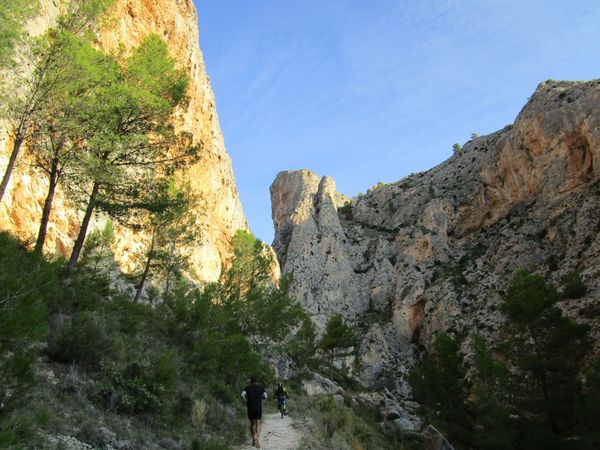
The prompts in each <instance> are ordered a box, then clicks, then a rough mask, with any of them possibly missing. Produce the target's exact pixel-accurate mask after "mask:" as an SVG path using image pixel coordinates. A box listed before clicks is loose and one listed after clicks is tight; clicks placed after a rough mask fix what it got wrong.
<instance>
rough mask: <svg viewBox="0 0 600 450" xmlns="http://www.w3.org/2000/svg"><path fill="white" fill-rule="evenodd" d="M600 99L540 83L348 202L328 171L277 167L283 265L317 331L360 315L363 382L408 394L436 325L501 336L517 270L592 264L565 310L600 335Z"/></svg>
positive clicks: (587, 90)
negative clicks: (581, 290) (450, 148)
mask: <svg viewBox="0 0 600 450" xmlns="http://www.w3.org/2000/svg"><path fill="white" fill-rule="evenodd" d="M599 101H600V81H590V82H558V81H548V82H545V83H542V84H540V85H539V86H538V88H537V89H536V91H535V93H534V95H533V96H532V97H531V99H530V100H529V101H528V103H527V104H526V106H525V107H524V108H523V110H522V111H521V113H520V114H519V115H518V117H517V119H516V121H515V123H514V125H511V126H507V127H505V128H504V129H502V130H500V131H498V132H496V133H492V134H490V135H487V136H481V137H477V138H474V139H472V140H471V141H469V142H467V143H466V144H465V145H464V147H463V149H462V150H461V151H460V152H458V153H457V154H454V155H453V156H452V157H450V158H449V159H448V160H447V161H445V162H444V163H442V164H440V165H438V166H437V167H435V168H433V169H431V170H429V171H427V172H423V173H419V174H413V175H411V176H408V177H406V178H404V179H402V180H400V181H398V182H396V183H392V184H388V185H378V186H375V187H373V188H372V189H370V190H369V192H368V193H367V194H366V195H361V196H358V197H354V198H352V199H349V200H348V205H346V206H342V205H343V204H344V201H343V200H340V199H341V198H342V197H341V196H340V195H339V194H336V193H335V184H334V182H333V180H331V179H330V178H328V177H325V178H323V179H322V180H321V179H320V177H318V176H317V175H316V174H314V173H312V172H310V171H306V170H303V171H293V172H282V173H280V174H279V175H278V176H277V178H276V180H275V182H274V183H273V185H272V186H271V198H272V210H273V221H274V224H275V230H276V235H275V241H274V243H273V246H274V249H275V251H276V252H277V255H278V258H279V261H280V263H281V269H282V273H288V272H293V273H294V284H293V286H292V292H293V295H294V297H295V299H296V300H297V301H299V302H300V303H302V304H304V305H305V306H306V307H307V309H308V311H309V312H310V314H311V315H312V316H313V318H314V320H315V322H316V323H317V325H318V328H319V329H321V330H322V329H323V326H324V323H325V322H326V320H327V318H328V317H330V316H331V315H332V314H334V313H339V314H342V315H343V316H344V317H345V318H346V319H347V320H349V321H350V322H351V323H352V324H353V326H354V328H355V330H356V331H357V334H358V335H359V336H360V344H359V354H360V360H361V372H360V375H359V379H360V380H361V381H362V382H363V383H365V384H366V385H368V386H377V385H378V383H381V382H382V381H383V382H386V383H387V384H385V385H388V386H393V385H394V384H395V387H396V390H397V391H399V392H403V391H405V389H406V385H405V383H403V382H402V381H401V380H402V379H403V375H404V374H405V373H406V370H407V368H408V367H409V366H410V365H411V364H412V361H413V360H414V356H413V355H414V350H415V349H416V348H418V347H420V346H424V347H425V348H428V347H429V346H430V345H431V343H432V342H433V339H434V338H435V335H436V333H438V332H439V331H449V332H451V333H455V334H456V335H457V336H460V337H461V338H464V337H467V336H469V335H470V334H471V333H473V332H477V333H479V334H481V335H483V336H484V337H486V338H487V339H490V340H493V339H494V338H495V337H497V333H498V332H499V326H500V324H501V323H502V320H503V318H502V315H501V313H500V309H499V305H500V302H501V300H502V297H503V295H504V292H505V289H506V287H507V285H508V283H509V282H510V280H511V278H512V276H513V274H514V272H515V271H516V270H517V269H519V268H523V269H527V270H530V271H533V272H536V273H539V274H541V275H543V276H545V277H547V279H548V280H549V281H551V282H552V283H553V284H555V285H556V286H558V287H560V285H561V279H562V277H563V276H564V275H566V274H568V273H571V272H573V271H575V270H577V271H579V272H581V274H582V277H583V280H584V282H585V283H586V284H587V286H588V293H587V294H586V296H585V297H584V298H582V299H577V300H571V301H569V300H565V301H563V302H562V303H561V306H562V307H563V309H565V311H567V312H568V314H570V315H572V317H574V318H576V319H578V320H581V321H583V322H587V323H590V324H591V325H592V327H593V330H594V333H595V334H596V338H597V337H598V334H597V331H598V330H599V329H600V327H599V326H598V324H597V323H594V321H595V320H597V314H596V316H594V315H593V314H587V313H586V312H585V311H586V309H587V310H592V309H593V307H594V305H596V307H597V306H598V300H597V299H598V291H599V289H600V238H599V237H598V232H599V231H600V215H599V214H598V213H597V211H598V205H600V186H599V175H600V164H599V161H600V160H599V158H600V102H599ZM590 308H592V309H590ZM594 317H596V319H594ZM465 342H466V343H465V346H467V344H468V338H467V340H466V341H465Z"/></svg>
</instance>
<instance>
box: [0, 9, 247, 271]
mask: <svg viewBox="0 0 600 450" xmlns="http://www.w3.org/2000/svg"><path fill="white" fill-rule="evenodd" d="M57 3H58V2H53V1H50V0H43V1H42V2H41V14H40V17H38V18H36V19H35V20H33V21H31V23H29V24H28V28H29V30H30V32H31V33H32V34H40V33H41V32H43V31H44V30H45V29H47V27H48V26H50V25H51V24H52V23H53V21H54V20H55V19H56V17H57V16H58V14H59V13H60V11H59V7H58V6H57ZM108 15H109V17H108V20H107V25H106V26H104V27H103V28H102V31H101V32H100V33H99V35H98V36H97V43H98V45H100V46H101V47H102V48H104V49H106V50H108V51H112V50H117V49H118V47H119V46H120V45H123V46H125V48H129V47H132V46H135V45H138V44H139V43H140V42H141V41H142V40H143V39H144V38H145V37H147V36H148V35H150V34H152V33H154V34H158V35H160V36H162V37H163V38H164V39H165V41H166V42H167V44H168V47H169V51H170V53H171V55H172V56H173V57H174V58H175V59H176V60H177V62H178V64H179V65H180V66H181V67H184V68H185V69H186V70H187V72H188V74H189V76H190V87H189V92H188V95H189V98H190V101H189V104H188V105H187V106H186V108H185V109H183V110H180V111H177V126H178V128H179V129H180V130H185V131H188V132H191V133H192V134H193V139H194V142H195V143H196V144H201V157H200V161H199V162H198V163H196V164H195V165H193V166H191V167H187V168H186V169H184V170H183V171H182V172H181V173H180V176H181V177H183V178H184V179H186V180H187V181H188V182H189V184H190V186H191V189H192V190H193V191H194V193H195V194H196V196H197V198H198V199H199V200H198V203H197V204H196V205H194V207H193V208H192V210H193V214H194V216H195V218H196V222H197V224H198V225H199V228H200V230H201V233H200V238H199V239H200V240H199V242H197V243H196V244H195V245H194V251H193V266H194V269H195V271H196V272H197V274H198V276H199V278H200V279H203V280H215V279H216V278H217V277H218V276H219V273H220V270H221V265H222V263H223V262H224V261H225V260H227V258H228V257H229V252H230V249H229V241H230V238H231V236H233V234H234V233H235V231H236V230H238V229H247V228H248V226H247V223H246V219H245V217H244V214H243V211H242V206H241V203H240V200H239V197H238V192H237V188H236V185H235V180H234V176H233V170H232V166H231V160H230V157H229V155H228V154H227V151H226V149H225V145H224V141H223V136H222V133H221V130H220V126H219V120H218V116H217V112H216V107H215V101H214V96H213V93H212V90H211V87H210V82H209V79H208V76H207V74H206V68H205V65H204V60H203V57H202V53H201V51H200V48H199V46H198V28H197V15H196V10H195V7H194V5H193V2H192V1H191V0H157V1H152V2H149V1H144V0H117V1H116V2H115V5H114V6H113V7H112V8H111V10H110V11H109V14H108ZM8 140H9V130H6V129H4V130H3V131H2V136H0V167H4V164H5V163H6V160H7V158H8V155H7V147H8V145H7V141H8ZM45 183H46V182H45V179H44V177H43V176H41V175H40V174H39V173H36V172H35V171H34V170H32V169H31V168H30V167H28V166H27V164H26V163H25V162H22V164H21V165H20V166H19V167H18V169H17V171H16V173H15V174H14V176H13V178H12V180H11V183H10V185H9V191H8V193H7V195H6V196H5V199H4V200H3V202H2V204H1V205H0V228H1V229H3V230H8V231H10V232H12V233H13V234H15V235H17V236H19V237H21V238H22V239H25V240H29V239H31V237H32V236H35V233H36V232H37V227H38V224H39V218H40V215H41V208H42V203H43V199H44V194H45V190H46V184H45ZM55 205H56V206H55V208H54V210H53V212H52V215H51V218H50V225H49V235H48V239H47V242H46V245H45V251H46V252H50V253H55V254H59V255H65V254H67V253H68V252H69V251H70V247H71V245H72V242H73V240H74V238H75V236H76V234H77V231H78V229H77V227H78V223H79V220H78V219H77V218H78V215H79V214H80V212H79V211H77V210H76V209H74V208H73V206H72V205H71V204H70V203H69V202H68V200H67V199H66V198H65V197H64V196H62V195H59V196H58V198H57V199H56V203H55ZM101 220H102V219H100V222H101ZM145 239H146V236H145V235H144V234H143V233H142V234H138V235H134V234H133V233H131V232H129V231H127V230H122V229H118V232H117V239H116V244H115V249H114V250H115V256H116V259H117V261H118V262H119V264H120V265H121V267H122V268H123V269H124V270H129V269H131V268H132V266H133V265H134V263H135V253H136V251H137V249H138V248H139V247H140V246H141V245H142V243H143V242H144V240H145Z"/></svg>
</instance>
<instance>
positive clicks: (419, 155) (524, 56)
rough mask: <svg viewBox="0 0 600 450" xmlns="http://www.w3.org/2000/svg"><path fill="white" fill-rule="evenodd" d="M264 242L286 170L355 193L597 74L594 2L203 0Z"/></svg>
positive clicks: (431, 161) (226, 126)
mask: <svg viewBox="0 0 600 450" xmlns="http://www.w3.org/2000/svg"><path fill="white" fill-rule="evenodd" d="M195 3H196V7H197V8H198V15H199V25H200V47H201V48H202V50H203V52H204V57H205V60H206V66H207V71H208V74H209V76H210V78H211V84H212V87H213V90H214V92H215V97H216V103H217V111H218V113H219V117H220V121H221V127H222V129H223V134H224V136H225V144H226V146H227V149H228V151H229V154H230V155H231V158H232V160H233V167H234V172H235V176H236V181H237V186H238V189H239V192H240V196H241V199H242V204H243V206H244V211H245V213H246V216H247V217H248V221H249V223H250V227H251V229H252V231H253V232H254V234H256V235H257V236H258V237H259V238H261V239H262V240H264V241H266V242H269V243H270V242H271V241H272V239H273V225H272V221H271V203H270V196H269V186H270V185H271V183H272V182H273V180H274V179H275V176H276V175H277V173H278V172H279V171H281V170H292V169H303V168H305V169H311V170H313V171H315V172H316V173H318V174H319V175H321V176H323V175H330V176H332V177H333V178H334V179H335V180H336V182H337V187H338V191H339V192H342V193H344V194H347V195H351V196H354V195H356V194H358V193H359V192H366V190H367V189H368V188H369V187H370V186H372V185H374V184H376V183H377V182H379V181H383V182H393V181H396V180H399V179H401V178H402V177H404V176H406V175H408V174H410V173H412V172H419V171H423V170H427V169H430V168H432V167H434V166H435V165H437V164H439V163H440V162H442V161H444V160H445V159H446V158H448V157H449V156H450V155H451V153H452V144H453V143H455V142H458V143H461V144H462V143H464V142H465V141H467V140H468V139H469V138H470V136H471V133H474V132H475V133H478V134H486V133H489V132H492V131H495V130H498V129H500V128H502V127H503V126H505V125H507V124H509V123H512V122H513V121H514V119H515V117H516V115H517V114H518V112H519V110H520V109H521V108H522V107H523V105H524V104H525V102H526V101H527V98H528V97H529V96H530V95H531V94H532V93H533V91H534V89H535V87H536V85H537V84H538V83H539V82H541V81H544V80H547V79H551V78H552V79H570V80H573V79H592V78H598V77H600V70H599V69H600V1H598V0H195Z"/></svg>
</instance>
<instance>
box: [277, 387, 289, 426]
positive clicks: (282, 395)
mask: <svg viewBox="0 0 600 450" xmlns="http://www.w3.org/2000/svg"><path fill="white" fill-rule="evenodd" d="M274 397H275V400H277V407H278V409H279V411H280V412H281V418H282V419H283V416H284V415H287V398H288V393H287V390H286V389H285V388H284V387H283V384H282V383H277V389H275V395H274Z"/></svg>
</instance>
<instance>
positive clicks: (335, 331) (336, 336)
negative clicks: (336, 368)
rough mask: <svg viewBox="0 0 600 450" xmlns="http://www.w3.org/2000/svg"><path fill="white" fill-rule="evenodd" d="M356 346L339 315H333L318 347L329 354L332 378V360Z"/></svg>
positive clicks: (354, 338)
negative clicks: (341, 351)
mask: <svg viewBox="0 0 600 450" xmlns="http://www.w3.org/2000/svg"><path fill="white" fill-rule="evenodd" d="M354 345H356V337H355V336H354V332H353V331H352V328H350V327H349V326H348V325H347V324H346V322H344V319H343V318H342V316H341V315H339V314H334V315H333V316H331V317H330V318H329V320H328V321H327V325H326V328H325V334H324V335H323V338H322V339H321V342H320V343H319V347H320V348H321V349H322V350H323V351H324V352H325V353H327V352H328V353H329V373H330V376H333V360H334V358H335V357H336V355H337V356H339V355H340V353H339V351H340V350H345V349H348V348H350V347H353V346H354Z"/></svg>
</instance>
